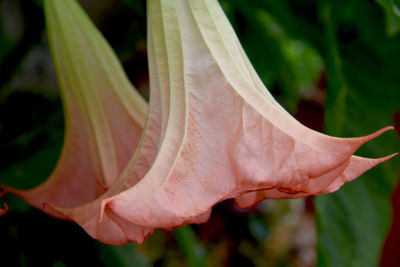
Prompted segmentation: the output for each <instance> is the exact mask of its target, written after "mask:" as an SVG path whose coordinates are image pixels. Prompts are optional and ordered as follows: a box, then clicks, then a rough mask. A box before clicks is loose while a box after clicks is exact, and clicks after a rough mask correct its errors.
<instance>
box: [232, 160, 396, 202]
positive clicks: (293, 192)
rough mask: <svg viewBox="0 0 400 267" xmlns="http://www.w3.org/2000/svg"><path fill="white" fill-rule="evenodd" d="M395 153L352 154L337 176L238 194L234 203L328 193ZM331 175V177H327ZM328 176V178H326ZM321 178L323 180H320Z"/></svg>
mask: <svg viewBox="0 0 400 267" xmlns="http://www.w3.org/2000/svg"><path fill="white" fill-rule="evenodd" d="M396 155H397V153H395V154H392V155H389V156H386V157H383V158H378V159H369V158H363V157H358V156H352V157H351V158H350V160H349V162H347V163H346V164H345V168H344V169H341V170H340V169H339V170H340V175H339V176H336V175H334V176H332V174H333V173H328V174H327V175H325V177H317V178H313V179H310V180H308V181H306V182H305V183H303V184H300V185H296V186H294V187H292V188H289V189H286V190H285V189H283V190H282V188H273V189H267V190H262V189H260V190H257V191H254V192H248V193H244V194H242V195H240V196H239V197H237V198H236V199H235V202H236V204H237V205H238V206H239V207H240V208H243V209H246V208H250V207H252V206H254V205H256V204H258V203H259V202H261V201H262V200H264V199H269V198H275V199H276V198H289V199H290V198H301V197H307V196H310V195H319V194H329V193H332V192H335V191H337V190H338V189H339V188H340V187H341V186H342V185H343V184H345V183H348V182H351V181H352V180H354V179H356V178H357V177H359V176H360V175H362V174H363V173H364V172H366V171H367V170H369V169H371V168H373V167H375V166H376V165H378V164H380V163H382V162H385V161H386V160H389V159H391V158H392V157H394V156H396ZM329 176H331V177H329ZM327 178H328V179H327ZM332 178H333V179H332ZM321 179H322V180H323V181H321Z"/></svg>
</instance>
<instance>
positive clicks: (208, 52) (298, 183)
mask: <svg viewBox="0 0 400 267" xmlns="http://www.w3.org/2000/svg"><path fill="white" fill-rule="evenodd" d="M148 3H149V7H148V8H149V16H150V17H151V18H150V23H149V27H150V30H149V32H150V34H153V35H152V36H149V39H150V40H151V39H152V38H154V39H156V38H157V39H159V41H160V43H156V44H155V45H154V48H155V54H157V51H158V50H160V51H162V52H159V53H160V54H162V53H163V52H164V53H165V55H164V56H165V60H166V61H167V62H168V64H167V66H166V69H164V70H163V71H162V72H160V71H159V72H158V73H156V72H154V71H153V72H152V73H151V75H159V77H162V76H164V75H165V76H167V77H166V78H165V79H167V80H168V87H167V86H165V87H160V89H161V91H163V90H167V89H168V90H169V92H168V95H169V98H168V101H169V104H166V105H165V106H163V105H161V111H162V113H165V112H166V113H168V117H166V121H165V122H164V121H163V123H165V126H164V127H161V129H162V133H161V136H162V138H161V143H160V146H159V149H158V152H157V156H156V158H155V160H154V162H153V164H152V166H151V168H150V169H149V171H148V172H147V173H146V175H145V176H144V177H143V178H142V179H141V180H140V181H139V182H138V183H137V184H136V185H135V186H133V187H131V188H129V189H128V190H125V191H123V192H121V193H119V194H118V195H115V196H113V197H111V198H107V199H105V200H103V206H104V208H105V209H106V210H110V212H112V213H113V214H115V217H117V218H118V220H117V223H118V222H120V221H122V222H126V221H129V222H130V223H133V224H135V225H141V226H146V227H151V228H164V229H170V228H174V227H177V226H181V225H184V224H187V223H192V222H202V221H203V220H204V218H205V217H206V215H207V214H208V213H209V211H210V209H211V207H212V206H213V205H215V204H216V203H218V202H220V201H223V200H224V199H228V198H237V201H238V202H239V204H240V205H241V206H249V205H253V204H255V203H257V201H259V200H261V199H263V198H266V197H269V198H288V197H289V198H295V197H304V196H307V195H318V194H323V193H330V192H333V191H335V190H337V189H338V188H340V186H342V185H343V183H345V182H349V181H351V180H353V179H355V178H356V177H358V176H359V175H361V174H362V173H363V172H365V171H366V170H368V169H370V168H372V167H373V166H375V165H377V164H379V163H381V162H383V161H385V160H387V159H389V158H390V157H392V156H393V155H391V156H388V157H384V158H380V159H368V158H362V157H356V156H353V153H354V152H355V151H356V150H357V149H358V148H359V147H360V146H361V145H362V144H364V143H365V142H367V141H370V140H371V139H373V138H375V137H377V136H378V135H380V134H381V133H383V132H384V131H386V130H388V129H391V127H387V128H384V129H382V130H380V131H378V132H376V133H374V134H371V135H369V136H365V137H359V138H348V139H345V138H336V137H331V136H327V135H324V134H321V133H318V132H315V131H313V130H311V129H308V128H306V127H304V126H303V125H301V124H300V123H299V122H297V121H296V120H295V119H294V118H292V117H291V116H290V115H289V114H288V113H287V112H286V111H284V110H283V108H282V107H280V106H279V104H278V103H277V102H276V101H275V100H274V99H273V98H272V96H271V95H270V94H269V93H268V91H267V89H266V88H265V87H264V86H263V85H262V83H261V81H260V79H259V78H258V77H257V75H256V73H255V71H254V70H253V68H252V66H251V65H250V63H249V61H248V59H247V57H246V56H245V54H244V52H243V50H242V48H241V46H240V43H239V41H238V40H237V38H236V36H235V34H234V32H233V30H232V28H231V26H230V24H229V22H228V21H227V19H226V17H225V15H224V14H223V11H222V9H221V7H220V6H219V4H218V1H217V0H149V1H148ZM150 53H152V51H151V50H150ZM150 58H151V55H150ZM160 73H161V74H160ZM152 89H153V88H152ZM162 94H163V93H162ZM165 94H167V93H165ZM164 107H166V108H167V109H168V110H164V109H163V108H164ZM152 108H153V107H151V108H150V110H151V109H152ZM128 165H129V164H128ZM249 192H257V193H249ZM254 194H255V195H254ZM120 226H123V223H121V225H120Z"/></svg>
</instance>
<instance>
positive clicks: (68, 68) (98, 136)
mask: <svg viewBox="0 0 400 267" xmlns="http://www.w3.org/2000/svg"><path fill="white" fill-rule="evenodd" d="M44 4H45V5H44V6H45V14H46V23H47V30H48V37H49V43H50V47H51V51H52V56H53V60H54V65H55V68H56V72H57V77H58V81H59V85H60V89H61V97H62V101H63V105H64V114H65V128H66V130H65V137H64V145H63V150H62V154H61V156H60V159H59V161H58V163H57V166H56V167H55V169H54V171H53V173H52V174H51V176H50V177H49V178H48V179H47V180H46V181H45V182H44V183H43V184H41V185H39V186H37V187H35V188H33V189H30V190H17V189H13V188H9V187H5V186H2V187H4V189H5V190H6V191H9V192H12V193H15V194H17V195H19V196H20V197H22V198H23V199H24V200H26V201H27V202H28V203H29V204H31V205H33V206H35V207H37V208H39V209H42V210H44V211H45V212H47V213H49V214H51V215H53V216H55V217H64V216H62V215H61V214H60V213H58V212H56V211H54V209H50V208H49V205H56V206H60V207H74V206H77V205H80V204H83V203H86V202H89V201H91V200H93V199H95V198H96V197H98V196H99V195H101V194H102V193H104V192H105V191H106V189H107V188H108V187H110V186H111V184H112V183H113V182H114V180H115V179H116V178H117V177H118V176H119V174H120V173H121V171H122V170H123V169H124V168H125V166H126V164H127V163H128V161H129V159H130V158H131V156H132V154H133V152H134V150H135V148H136V146H137V144H138V142H139V138H140V134H141V132H142V128H143V126H144V124H145V118H146V112H147V104H146V102H145V101H144V100H143V99H142V97H141V96H140V95H139V94H138V92H136V91H135V89H134V88H133V87H132V85H131V84H130V82H129V81H128V79H127V77H126V76H125V74H124V71H123V69H122V67H121V65H120V63H119V62H118V59H117V57H116V56H115V55H114V53H113V52H112V49H111V48H110V47H109V45H108V43H107V42H106V41H105V40H104V38H103V37H102V36H101V34H100V32H99V31H98V30H97V29H96V28H95V26H94V25H93V24H92V23H91V22H90V21H89V19H88V18H87V16H86V15H85V14H84V12H83V11H82V10H81V9H80V8H79V6H78V5H77V3H76V2H75V1H71V0H68V1H58V0H45V1H44Z"/></svg>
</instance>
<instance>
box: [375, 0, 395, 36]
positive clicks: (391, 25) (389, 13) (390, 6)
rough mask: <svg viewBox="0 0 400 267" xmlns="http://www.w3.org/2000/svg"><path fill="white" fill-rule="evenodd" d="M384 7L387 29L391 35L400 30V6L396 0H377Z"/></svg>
mask: <svg viewBox="0 0 400 267" xmlns="http://www.w3.org/2000/svg"><path fill="white" fill-rule="evenodd" d="M376 2H378V3H379V4H380V5H381V6H382V7H383V8H384V9H385V16H386V31H387V33H388V34H389V35H390V36H393V35H395V34H397V33H398V32H399V31H400V6H399V3H398V1H395V0H376Z"/></svg>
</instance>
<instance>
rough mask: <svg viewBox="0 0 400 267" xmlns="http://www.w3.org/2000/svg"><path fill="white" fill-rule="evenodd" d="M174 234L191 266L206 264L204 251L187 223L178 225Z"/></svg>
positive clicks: (198, 266)
mask: <svg viewBox="0 0 400 267" xmlns="http://www.w3.org/2000/svg"><path fill="white" fill-rule="evenodd" d="M174 234H175V237H176V240H177V241H178V244H179V246H180V247H181V249H182V251H183V253H184V255H185V257H186V260H187V262H188V264H189V265H190V266H191V267H203V266H206V258H205V256H206V251H205V249H204V247H203V246H202V245H201V243H200V241H199V240H198V239H197V237H196V233H195V232H194V231H193V229H192V228H191V227H190V226H189V225H187V226H183V227H178V228H176V229H174Z"/></svg>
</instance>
